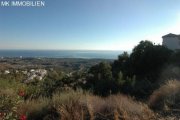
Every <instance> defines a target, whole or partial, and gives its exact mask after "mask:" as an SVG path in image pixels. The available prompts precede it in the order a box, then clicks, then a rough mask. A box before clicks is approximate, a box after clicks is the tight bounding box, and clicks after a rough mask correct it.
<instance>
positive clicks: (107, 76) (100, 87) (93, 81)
mask: <svg viewBox="0 0 180 120" xmlns="http://www.w3.org/2000/svg"><path fill="white" fill-rule="evenodd" d="M89 75H90V76H91V77H89V78H88V79H87V84H88V85H89V87H90V88H91V89H92V90H93V91H94V93H95V94H98V95H102V96H106V95H109V94H110V93H114V92H116V91H117V86H116V84H115V81H114V80H113V77H112V72H111V66H110V64H109V63H105V62H101V63H99V64H97V65H95V66H93V67H91V68H90V70H89Z"/></svg>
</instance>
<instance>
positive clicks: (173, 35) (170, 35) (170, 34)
mask: <svg viewBox="0 0 180 120" xmlns="http://www.w3.org/2000/svg"><path fill="white" fill-rule="evenodd" d="M162 37H163V38H164V37H178V38H179V37H180V36H179V35H176V34H172V33H169V34H167V35H164V36H162Z"/></svg>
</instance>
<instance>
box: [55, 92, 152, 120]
mask: <svg viewBox="0 0 180 120" xmlns="http://www.w3.org/2000/svg"><path fill="white" fill-rule="evenodd" d="M64 95H65V94H64ZM71 95H72V96H71ZM60 96H61V95H59V97H60ZM55 98H56V100H57V95H56V97H55ZM59 100H61V103H60V104H59V103H58V104H59V107H58V111H59V114H60V116H61V119H62V120H69V119H71V120H79V119H81V120H86V119H90V120H102V119H124V120H132V119H140V120H149V119H154V118H155V115H154V113H153V112H152V111H151V110H150V109H149V108H148V106H147V105H146V104H143V103H140V102H136V101H135V100H133V99H132V98H130V97H126V96H124V95H121V94H118V95H111V96H109V97H105V98H103V97H99V96H94V95H90V94H80V93H73V94H67V96H66V95H65V96H63V97H62V98H58V101H59ZM62 101H64V102H62Z"/></svg>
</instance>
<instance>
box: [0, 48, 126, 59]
mask: <svg viewBox="0 0 180 120" xmlns="http://www.w3.org/2000/svg"><path fill="white" fill-rule="evenodd" d="M123 52H124V51H121V50H118V51H108V50H0V57H1V58H5V57H8V58H14V57H16V58H17V57H20V58H29V57H30V58H83V59H117V58H118V55H120V54H122V53H123Z"/></svg>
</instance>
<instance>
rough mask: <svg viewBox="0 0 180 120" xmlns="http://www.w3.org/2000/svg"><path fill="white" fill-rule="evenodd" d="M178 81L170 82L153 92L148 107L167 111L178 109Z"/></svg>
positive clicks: (179, 84) (179, 100)
mask: <svg viewBox="0 0 180 120" xmlns="http://www.w3.org/2000/svg"><path fill="white" fill-rule="evenodd" d="M179 103H180V81H177V80H170V81H167V82H166V83H165V84H164V85H162V86H161V87H160V88H159V89H157V90H155V91H154V92H153V94H152V95H151V96H150V99H149V105H150V107H152V108H154V109H160V110H168V109H171V108H173V109H174V108H177V107H178V108H180V106H179Z"/></svg>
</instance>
